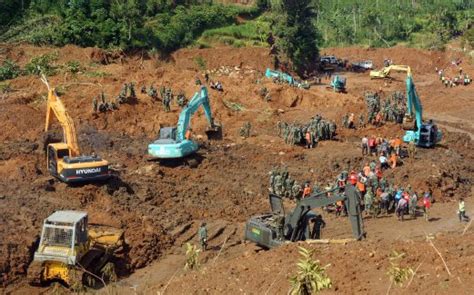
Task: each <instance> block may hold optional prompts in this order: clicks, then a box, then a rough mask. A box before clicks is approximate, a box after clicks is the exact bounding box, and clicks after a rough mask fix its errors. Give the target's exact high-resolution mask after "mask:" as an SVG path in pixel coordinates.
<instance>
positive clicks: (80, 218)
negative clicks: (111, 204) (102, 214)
mask: <svg viewBox="0 0 474 295" xmlns="http://www.w3.org/2000/svg"><path fill="white" fill-rule="evenodd" d="M124 246H125V242H124V237H123V231H122V230H119V229H116V228H111V227H107V226H99V225H89V224H88V215H87V212H82V211H68V210H66V211H56V212H54V213H53V214H51V215H50V216H49V217H48V218H46V219H45V220H44V223H43V230H42V232H41V237H40V242H39V246H38V249H37V250H36V252H35V254H34V258H33V262H32V263H31V264H30V266H29V267H28V274H27V276H28V281H29V283H30V284H31V285H37V286H38V285H40V286H41V285H45V284H47V283H49V282H53V281H56V282H57V281H59V282H61V283H63V284H65V285H66V286H68V287H70V288H72V289H76V290H80V289H82V288H83V287H84V286H90V287H101V284H103V283H104V282H108V281H114V280H115V279H116V272H115V264H114V261H115V259H116V258H117V257H116V255H117V253H120V252H121V251H122V250H123V249H124Z"/></svg>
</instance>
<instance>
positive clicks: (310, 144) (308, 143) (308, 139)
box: [305, 129, 313, 149]
mask: <svg viewBox="0 0 474 295" xmlns="http://www.w3.org/2000/svg"><path fill="white" fill-rule="evenodd" d="M305 139H306V148H308V149H312V148H313V135H312V134H311V132H310V131H309V129H308V130H307V131H306V135H305Z"/></svg>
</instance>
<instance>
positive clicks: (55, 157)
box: [41, 75, 110, 183]
mask: <svg viewBox="0 0 474 295" xmlns="http://www.w3.org/2000/svg"><path fill="white" fill-rule="evenodd" d="M41 81H42V82H43V83H44V84H45V85H46V87H47V88H48V102H47V110H46V125H45V132H46V135H48V131H49V128H50V127H51V124H52V121H53V115H54V116H55V117H56V119H57V120H58V122H59V124H60V125H61V127H62V129H63V142H57V143H49V142H48V141H49V138H47V142H46V157H47V169H48V170H49V172H50V173H51V175H52V176H54V177H56V178H58V179H59V180H61V181H63V182H66V183H73V182H85V181H95V180H103V179H107V178H108V177H109V176H110V175H109V163H108V162H107V161H106V160H104V159H102V158H100V157H98V156H96V155H91V156H84V155H81V153H80V150H79V145H78V142H77V136H76V128H75V127H74V122H73V120H72V119H71V117H70V116H69V115H68V113H67V111H66V108H65V107H64V104H63V103H62V101H61V100H60V99H59V97H58V96H57V94H56V92H55V89H54V88H51V87H50V86H49V83H48V81H47V80H46V77H45V76H44V75H43V76H42V78H41Z"/></svg>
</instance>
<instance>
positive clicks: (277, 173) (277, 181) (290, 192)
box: [269, 167, 302, 199]
mask: <svg viewBox="0 0 474 295" xmlns="http://www.w3.org/2000/svg"><path fill="white" fill-rule="evenodd" d="M269 190H270V193H272V194H275V195H277V196H280V197H286V198H290V199H295V198H299V197H300V193H301V190H302V187H301V185H299V184H298V182H297V181H296V180H294V179H292V178H291V177H290V175H289V173H288V169H287V168H286V167H284V168H281V167H276V168H273V169H272V170H271V171H270V189H269Z"/></svg>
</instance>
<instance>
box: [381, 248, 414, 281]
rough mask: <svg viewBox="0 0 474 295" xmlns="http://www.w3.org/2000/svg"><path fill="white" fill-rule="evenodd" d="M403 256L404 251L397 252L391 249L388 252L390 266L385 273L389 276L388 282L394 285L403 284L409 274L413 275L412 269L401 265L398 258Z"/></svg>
mask: <svg viewBox="0 0 474 295" xmlns="http://www.w3.org/2000/svg"><path fill="white" fill-rule="evenodd" d="M404 256H405V253H398V252H397V251H393V252H392V253H391V254H390V257H389V260H390V267H389V269H388V271H387V275H388V276H389V277H390V282H391V283H392V284H393V283H394V284H395V285H399V286H401V285H403V282H405V281H406V280H407V279H408V278H409V277H410V276H411V275H413V269H411V268H410V267H401V266H400V260H401V259H402V258H403V257H404Z"/></svg>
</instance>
